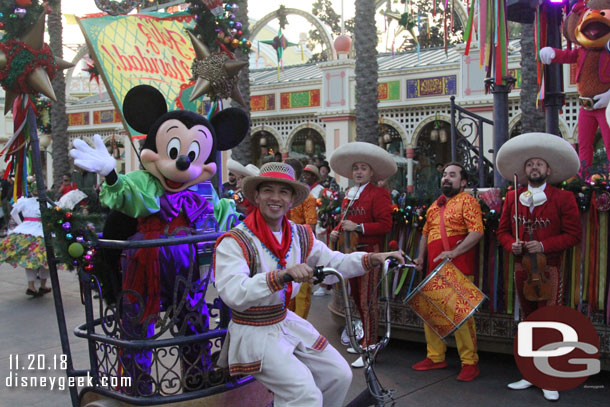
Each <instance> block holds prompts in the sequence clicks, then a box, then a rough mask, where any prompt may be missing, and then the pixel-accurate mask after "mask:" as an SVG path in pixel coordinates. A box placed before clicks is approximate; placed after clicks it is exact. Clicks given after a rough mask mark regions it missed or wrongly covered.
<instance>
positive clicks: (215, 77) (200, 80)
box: [187, 31, 248, 107]
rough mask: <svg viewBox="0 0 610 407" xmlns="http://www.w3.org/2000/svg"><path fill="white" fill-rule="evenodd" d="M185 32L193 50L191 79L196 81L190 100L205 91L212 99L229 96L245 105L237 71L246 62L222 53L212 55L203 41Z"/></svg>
mask: <svg viewBox="0 0 610 407" xmlns="http://www.w3.org/2000/svg"><path fill="white" fill-rule="evenodd" d="M187 32H188V35H189V37H190V38H191V43H192V45H193V49H194V50H195V59H194V60H193V64H192V65H191V72H192V74H193V77H192V78H191V80H196V82H195V86H194V87H193V91H192V92H191V97H190V101H191V102H192V101H193V100H195V99H197V98H198V97H201V96H202V95H204V94H206V93H207V94H208V96H209V97H210V99H212V100H215V99H226V98H229V97H230V98H231V99H233V100H234V101H236V102H237V103H239V104H240V105H242V106H244V107H245V106H246V102H244V99H243V97H242V96H241V92H240V91H239V87H238V86H237V81H238V80H239V71H240V70H241V69H242V68H243V67H244V66H246V65H248V63H247V62H244V61H236V60H232V59H229V57H228V56H227V55H226V54H224V53H220V54H214V55H212V54H211V53H210V50H208V47H206V46H205V44H204V43H203V42H201V41H200V40H199V39H198V38H197V37H195V35H194V34H193V33H191V32H190V31H187Z"/></svg>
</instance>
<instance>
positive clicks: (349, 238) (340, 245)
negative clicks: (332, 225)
mask: <svg viewBox="0 0 610 407" xmlns="http://www.w3.org/2000/svg"><path fill="white" fill-rule="evenodd" d="M334 246H335V247H334V248H333V250H336V251H339V252H341V253H344V254H349V253H352V252H355V251H356V247H357V246H358V232H354V231H352V232H348V231H345V230H344V231H342V232H340V233H339V239H338V240H337V241H336V242H335V243H334Z"/></svg>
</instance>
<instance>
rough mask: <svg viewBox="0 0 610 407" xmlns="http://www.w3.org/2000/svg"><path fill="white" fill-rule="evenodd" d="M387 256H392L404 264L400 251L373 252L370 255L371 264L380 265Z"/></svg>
mask: <svg viewBox="0 0 610 407" xmlns="http://www.w3.org/2000/svg"><path fill="white" fill-rule="evenodd" d="M388 257H394V258H395V259H396V260H398V264H405V259H404V257H402V252H401V251H395V252H385V253H373V255H372V256H371V265H372V266H380V265H382V264H383V262H384V261H386V259H387V258H388Z"/></svg>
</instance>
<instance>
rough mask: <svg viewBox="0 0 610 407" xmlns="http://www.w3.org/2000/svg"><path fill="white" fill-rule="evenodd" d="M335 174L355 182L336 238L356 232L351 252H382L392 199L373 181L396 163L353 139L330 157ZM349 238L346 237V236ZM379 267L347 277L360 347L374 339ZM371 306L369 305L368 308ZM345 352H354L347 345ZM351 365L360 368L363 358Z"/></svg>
mask: <svg viewBox="0 0 610 407" xmlns="http://www.w3.org/2000/svg"><path fill="white" fill-rule="evenodd" d="M330 166H331V167H332V169H333V171H335V173H337V174H339V175H341V176H344V177H346V178H349V179H351V180H353V181H354V183H355V185H354V186H353V187H351V188H350V189H349V190H348V191H347V193H346V195H345V199H344V200H343V202H342V205H341V212H342V214H343V215H342V216H343V218H342V221H341V223H340V224H339V225H338V226H337V228H336V229H335V230H334V231H333V232H332V233H331V237H330V238H331V241H337V240H339V238H340V234H341V233H343V232H354V231H355V232H357V233H358V243H357V245H356V247H355V248H351V250H352V251H355V250H357V251H366V252H369V253H377V252H380V251H382V249H383V247H384V244H385V236H386V235H387V234H388V233H389V232H390V230H391V229H392V200H391V198H390V194H389V192H388V191H387V190H386V189H385V188H381V187H378V186H377V185H376V182H377V181H379V180H383V179H386V178H389V177H391V176H392V175H394V174H395V173H396V171H397V167H396V162H395V161H394V159H393V158H392V156H391V155H390V154H389V153H388V152H387V151H385V150H384V149H382V148H380V147H378V146H376V145H374V144H370V143H363V142H352V143H348V144H345V145H343V146H341V147H339V148H338V149H337V150H335V152H334V153H333V155H332V156H331V158H330ZM346 240H349V239H346ZM378 281H379V270H378V269H377V270H375V271H372V272H370V273H367V274H366V275H363V276H361V277H356V278H353V279H351V280H350V287H351V292H352V297H353V299H354V303H355V304H356V307H357V309H358V312H359V313H360V318H361V320H362V325H363V328H364V338H363V341H362V346H369V345H372V344H373V343H375V342H376V341H377V320H378V317H377V311H376V310H377V295H378V293H376V292H375V288H376V286H377V282H378ZM369 306H370V308H369ZM348 352H350V353H356V352H355V351H354V350H353V349H351V348H349V349H348ZM352 366H353V367H363V366H364V363H363V361H362V358H359V359H358V360H356V361H355V362H354V363H352Z"/></svg>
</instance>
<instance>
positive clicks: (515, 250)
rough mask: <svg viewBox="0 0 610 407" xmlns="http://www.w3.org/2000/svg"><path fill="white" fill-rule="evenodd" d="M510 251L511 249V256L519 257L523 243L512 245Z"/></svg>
mask: <svg viewBox="0 0 610 407" xmlns="http://www.w3.org/2000/svg"><path fill="white" fill-rule="evenodd" d="M512 249H513V254H514V255H515V256H521V254H522V253H523V242H515V243H513V246H512Z"/></svg>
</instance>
